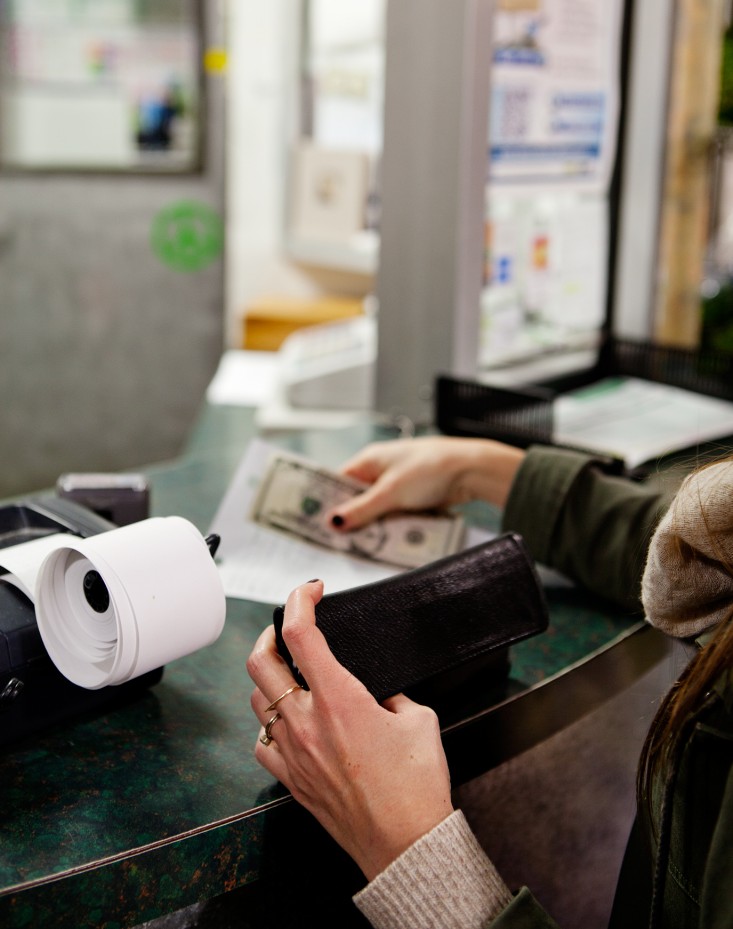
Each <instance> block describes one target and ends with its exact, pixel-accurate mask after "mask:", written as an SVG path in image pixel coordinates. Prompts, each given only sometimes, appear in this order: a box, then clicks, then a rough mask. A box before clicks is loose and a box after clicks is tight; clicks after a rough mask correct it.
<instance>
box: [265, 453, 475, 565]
mask: <svg viewBox="0 0 733 929" xmlns="http://www.w3.org/2000/svg"><path fill="white" fill-rule="evenodd" d="M364 487H365V485H364V484H361V483H359V482H358V481H354V480H352V479H350V478H348V477H345V476H344V475H340V474H336V473H334V472H332V471H329V470H328V469H326V468H322V467H320V466H318V465H314V464H312V463H311V462H309V461H307V460H306V459H303V458H300V457H298V456H295V455H288V454H285V453H284V454H280V453H278V454H276V455H275V456H273V458H272V459H271V460H270V463H269V465H268V467H267V470H266V472H265V474H264V476H263V478H262V481H261V483H260V486H259V488H258V491H257V493H256V495H255V499H254V503H253V506H252V512H251V514H250V518H251V519H252V520H254V521H255V522H258V523H261V524H262V525H265V526H271V527H273V528H275V529H279V530H282V531H285V532H288V533H291V534H293V535H296V536H299V537H300V538H302V539H307V540H308V541H309V542H315V543H317V544H318V545H325V546H327V547H328V548H331V549H335V550H337V551H343V552H347V553H348V554H351V555H357V556H360V557H362V558H367V559H369V560H371V561H383V562H386V563H387V564H392V565H396V566H398V567H402V568H417V567H419V566H420V565H423V564H428V563H429V562H431V561H435V560H436V559H437V558H442V557H443V556H444V555H450V554H452V553H453V552H455V551H458V549H459V548H460V547H461V545H462V542H463V536H464V531H465V526H464V522H463V519H462V518H461V517H460V516H455V515H453V514H450V513H435V514H433V513H415V514H412V513H398V514H392V515H389V516H385V517H382V518H381V519H378V520H375V521H374V522H372V523H370V524H369V525H368V526H364V527H363V528H362V529H357V530H355V531H353V532H338V531H336V530H335V529H332V528H331V526H330V524H329V522H328V520H327V516H328V514H329V512H330V511H331V510H332V509H333V508H334V507H336V506H338V505H339V504H341V503H343V502H344V501H346V500H349V499H351V498H352V497H354V496H356V495H357V494H359V493H361V492H362V491H363V490H364Z"/></svg>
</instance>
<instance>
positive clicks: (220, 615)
mask: <svg viewBox="0 0 733 929" xmlns="http://www.w3.org/2000/svg"><path fill="white" fill-rule="evenodd" d="M225 616H226V599H225V596H224V590H223V588H222V584H221V580H220V578H219V572H218V570H217V567H216V565H215V564H214V560H213V558H212V557H211V553H210V551H209V548H208V546H207V544H206V542H205V540H204V538H203V536H202V535H201V533H200V532H199V531H198V529H196V527H195V526H194V525H193V524H192V523H190V522H188V521H187V520H185V519H182V518H181V517H179V516H168V517H154V518H152V519H146V520H143V521H142V522H138V523H133V524H132V525H129V526H123V527H122V528H120V529H111V530H110V531H109V532H103V533H100V534H99V535H95V536H91V537H90V538H87V539H80V538H75V537H72V536H68V537H67V539H66V544H64V545H63V546H62V547H60V548H57V549H56V550H55V551H53V552H51V553H50V554H48V555H47V556H46V557H45V559H44V561H43V563H42V565H41V568H40V570H39V572H38V579H37V584H36V619H37V621H38V628H39V631H40V633H41V637H42V639H43V643H44V645H45V646H46V651H47V652H48V654H49V655H50V657H51V660H52V661H53V662H54V664H55V665H56V667H57V668H58V669H59V671H61V673H62V674H63V675H65V676H66V677H67V678H68V679H69V680H70V681H72V682H73V683H74V684H78V685H79V686H81V687H86V688H88V689H90V690H97V689H98V688H100V687H105V686H107V685H108V684H121V683H123V682H124V681H127V680H130V678H133V677H139V676H140V675H141V674H145V673H146V672H147V671H151V670H153V669H154V668H158V667H160V666H161V665H163V664H166V663H167V662H169V661H174V660H175V659H176V658H182V657H183V656H184V655H188V654H191V652H194V651H197V650H198V649H200V648H204V647H205V646H207V645H211V643H212V642H214V641H216V639H217V638H218V637H219V635H220V634H221V631H222V629H223V627H224V619H225Z"/></svg>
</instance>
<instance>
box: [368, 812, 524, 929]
mask: <svg viewBox="0 0 733 929" xmlns="http://www.w3.org/2000/svg"><path fill="white" fill-rule="evenodd" d="M511 900H512V894H511V893H510V891H509V889H508V888H507V886H506V884H505V883H504V882H503V881H502V879H501V878H500V877H499V875H498V873H497V871H496V869H495V868H494V866H493V864H492V863H491V861H490V860H489V859H488V858H487V856H486V854H485V853H484V851H483V849H482V848H481V846H480V845H479V844H478V841H477V840H476V837H475V836H474V834H473V832H472V831H471V828H470V826H469V825H468V823H467V822H466V819H465V817H464V815H463V813H462V812H461V811H460V810H458V811H456V812H455V813H452V814H451V815H450V816H449V817H448V818H447V819H445V820H443V822H442V823H439V824H438V825H437V826H436V827H435V828H434V829H433V830H432V831H431V832H429V833H428V834H427V835H424V836H423V837H422V838H421V839H418V841H417V842H415V843H414V844H413V845H411V846H410V848H408V849H407V850H406V851H405V852H403V854H402V855H400V857H399V858H397V860H396V861H393V862H392V864H391V865H389V867H388V868H386V869H385V870H384V871H382V873H381V874H378V875H377V877H376V878H375V879H374V880H373V881H372V882H371V883H370V884H368V885H367V886H366V887H365V888H364V890H362V891H360V892H359V893H358V894H357V895H356V896H355V897H354V902H355V903H356V905H357V906H358V908H359V909H360V910H361V912H362V913H363V914H364V915H365V916H366V918H367V919H368V920H369V922H370V923H371V924H372V925H373V926H374V927H375V929H433V927H435V929H438V927H439V929H483V927H486V926H488V925H489V923H490V922H491V921H492V919H493V918H494V917H495V916H497V915H498V914H499V913H500V912H501V911H502V910H503V909H504V907H505V906H506V905H507V904H508V903H509V902H510V901H511Z"/></svg>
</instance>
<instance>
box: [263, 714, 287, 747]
mask: <svg viewBox="0 0 733 929" xmlns="http://www.w3.org/2000/svg"><path fill="white" fill-rule="evenodd" d="M278 719H282V716H280V714H279V713H275V715H274V716H273V717H271V718H270V719H268V720H267V723H266V724H265V733H264V735H261V736H260V742H262V744H263V745H269V744H270V742H272V741H273V738H272V735H271V734H270V733H271V732H272V727H273V726H274V725H275V723H276V722H277V721H278Z"/></svg>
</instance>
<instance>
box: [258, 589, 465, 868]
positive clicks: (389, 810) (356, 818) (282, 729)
mask: <svg viewBox="0 0 733 929" xmlns="http://www.w3.org/2000/svg"><path fill="white" fill-rule="evenodd" d="M322 594H323V585H322V583H321V582H320V581H311V582H310V583H309V584H305V585H303V586H302V587H298V588H297V589H296V590H295V591H293V593H291V595H290V597H289V598H288V602H287V605H286V607H285V620H284V624H283V638H284V639H285V642H286V644H287V646H288V649H289V650H290V653H291V655H292V656H293V660H294V661H295V664H296V665H297V666H298V668H299V670H300V671H301V673H302V674H303V677H304V678H305V679H306V680H307V682H308V686H309V688H310V690H302V689H296V690H294V691H293V692H292V693H290V694H288V695H287V696H286V697H284V698H283V699H282V700H281V701H280V702H278V705H277V712H278V713H279V714H280V716H279V718H277V719H276V720H275V722H274V723H272V724H271V726H270V728H269V734H270V736H271V739H272V741H271V742H270V743H269V744H267V745H265V744H263V742H262V740H261V739H260V741H258V742H257V745H256V746H255V757H256V758H257V760H258V761H259V762H260V764H262V765H264V767H265V768H267V770H268V771H269V772H270V773H271V774H273V775H274V776H275V777H277V778H278V779H279V780H280V781H282V782H283V784H285V786H286V787H287V788H288V789H289V790H290V792H291V793H292V795H293V797H294V798H295V799H296V800H297V801H298V802H299V803H301V804H302V805H303V806H304V807H306V809H308V810H309V811H310V812H311V813H312V814H313V815H314V816H315V817H316V819H317V820H318V821H319V822H320V823H321V825H322V826H324V828H325V829H326V830H327V831H328V832H329V833H330V834H331V836H332V837H333V838H334V839H335V840H336V841H337V842H338V843H339V845H341V847H342V848H344V849H345V851H346V852H348V854H349V855H350V856H351V857H352V858H353V859H354V860H355V861H356V863H357V864H358V865H359V867H360V868H361V869H362V871H363V872H364V874H365V875H366V877H367V878H368V879H369V880H372V878H374V877H375V876H376V875H377V874H378V873H379V872H380V871H382V870H384V868H386V867H387V865H388V864H389V863H390V862H391V861H393V860H394V859H395V858H397V857H398V856H399V855H400V854H401V853H402V852H403V851H405V849H407V848H408V847H409V846H410V845H412V843H413V842H415V841H416V840H417V839H418V838H420V836H422V835H424V834H425V833H427V832H429V831H430V830H431V829H432V828H433V826H436V825H437V824H438V823H439V822H441V821H442V820H443V819H445V818H446V817H447V816H448V815H450V813H451V812H452V806H451V798H450V777H449V774H448V766H447V763H446V760H445V755H444V753H443V747H442V745H441V741H440V731H439V727H438V720H437V717H436V715H435V713H434V712H433V711H432V710H431V709H429V708H428V707H424V706H420V705H419V704H417V703H413V701H412V700H409V699H408V698H407V697H405V696H403V695H401V694H400V695H398V696H396V697H392V698H390V699H389V700H386V701H385V702H384V703H383V704H382V705H380V704H378V703H377V702H376V701H375V700H374V698H373V697H372V696H371V694H370V693H369V692H368V691H367V690H366V688H365V687H364V686H363V684H361V682H360V681H358V680H357V679H356V678H355V677H354V676H353V675H352V674H350V673H349V672H348V671H347V670H346V668H344V667H343V665H341V664H339V662H338V661H337V660H336V658H335V657H334V656H333V654H332V652H331V650H330V649H329V647H328V644H327V643H326V640H325V638H324V637H323V634H322V633H321V631H320V630H319V629H318V628H317V627H316V625H315V605H316V603H317V602H318V601H319V600H320V599H321V596H322ZM247 670H248V671H249V674H250V677H251V678H252V680H253V681H254V683H255V685H256V688H255V690H254V692H253V694H252V708H253V710H254V712H255V713H256V715H257V718H258V719H259V720H260V722H261V723H262V724H263V726H264V725H265V724H267V723H268V721H269V720H270V719H271V718H272V717H273V716H274V715H275V714H274V712H273V710H268V706H269V705H270V703H271V702H273V701H275V700H276V699H277V698H278V697H279V696H280V695H281V694H284V693H285V691H287V690H288V689H289V688H291V687H293V685H294V683H295V682H294V680H293V676H292V674H291V672H290V669H289V668H288V666H287V665H286V663H285V662H284V661H283V659H282V658H281V657H280V655H279V654H278V652H277V650H276V647H275V634H274V629H273V628H272V627H269V628H268V629H266V630H265V632H263V633H262V635H261V636H260V638H259V639H258V641H257V643H256V645H255V647H254V649H253V651H252V654H251V655H250V657H249V659H248V661H247Z"/></svg>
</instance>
